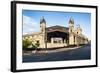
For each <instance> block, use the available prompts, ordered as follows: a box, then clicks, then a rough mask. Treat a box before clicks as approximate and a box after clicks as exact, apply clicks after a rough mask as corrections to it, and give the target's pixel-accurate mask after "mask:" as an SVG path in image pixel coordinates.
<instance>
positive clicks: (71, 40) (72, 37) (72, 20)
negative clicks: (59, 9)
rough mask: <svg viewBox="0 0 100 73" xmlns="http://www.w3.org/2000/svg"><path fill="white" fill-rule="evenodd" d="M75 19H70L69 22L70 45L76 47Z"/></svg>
mask: <svg viewBox="0 0 100 73" xmlns="http://www.w3.org/2000/svg"><path fill="white" fill-rule="evenodd" d="M74 39H75V38H74V19H73V18H70V20H69V45H74V44H75V41H74Z"/></svg>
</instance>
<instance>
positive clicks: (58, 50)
mask: <svg viewBox="0 0 100 73" xmlns="http://www.w3.org/2000/svg"><path fill="white" fill-rule="evenodd" d="M80 47H81V46H78V47H73V48H61V49H56V50H49V51H48V50H42V51H32V53H33V54H35V53H40V54H41V53H55V52H62V51H68V50H72V49H78V48H80Z"/></svg>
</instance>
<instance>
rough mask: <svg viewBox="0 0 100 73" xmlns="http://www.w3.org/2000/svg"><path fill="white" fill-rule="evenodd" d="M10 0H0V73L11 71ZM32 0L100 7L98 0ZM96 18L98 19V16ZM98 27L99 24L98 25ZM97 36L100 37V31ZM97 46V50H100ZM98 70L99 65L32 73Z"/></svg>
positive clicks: (89, 71) (90, 72) (94, 71)
mask: <svg viewBox="0 0 100 73" xmlns="http://www.w3.org/2000/svg"><path fill="white" fill-rule="evenodd" d="M10 1H11V0H0V73H11V72H10V53H11V52H10ZM33 1H46V2H57V3H69V4H70V3H71V4H76V3H77V4H86V5H98V6H99V8H100V0H33ZM99 13H100V10H99ZM99 16H100V14H99ZM98 19H100V17H99V18H98ZM98 24H99V23H98ZM98 27H100V25H98ZM99 31H100V29H99ZM98 36H99V37H100V33H99V35H98ZM98 40H100V38H99V39H98ZM99 43H100V41H99ZM99 48H100V45H99ZM99 48H98V52H100V49H99ZM99 56H100V53H99ZM99 62H100V57H99ZM99 65H100V64H99ZM99 72H100V67H98V68H81V69H65V70H52V71H38V72H34V73H99ZM23 73H24V72H23ZM27 73H33V72H27Z"/></svg>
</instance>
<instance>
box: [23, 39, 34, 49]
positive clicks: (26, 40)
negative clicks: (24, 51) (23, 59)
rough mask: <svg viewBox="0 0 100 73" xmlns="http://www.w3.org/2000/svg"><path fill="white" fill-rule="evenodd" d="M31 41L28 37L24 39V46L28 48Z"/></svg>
mask: <svg viewBox="0 0 100 73" xmlns="http://www.w3.org/2000/svg"><path fill="white" fill-rule="evenodd" d="M31 43H32V42H31V41H29V40H28V39H24V40H23V48H28V47H29V46H30V45H31Z"/></svg>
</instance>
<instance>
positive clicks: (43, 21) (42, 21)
mask: <svg viewBox="0 0 100 73" xmlns="http://www.w3.org/2000/svg"><path fill="white" fill-rule="evenodd" d="M41 23H46V21H45V19H44V17H43V16H42V17H41V19H40V24H41Z"/></svg>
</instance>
